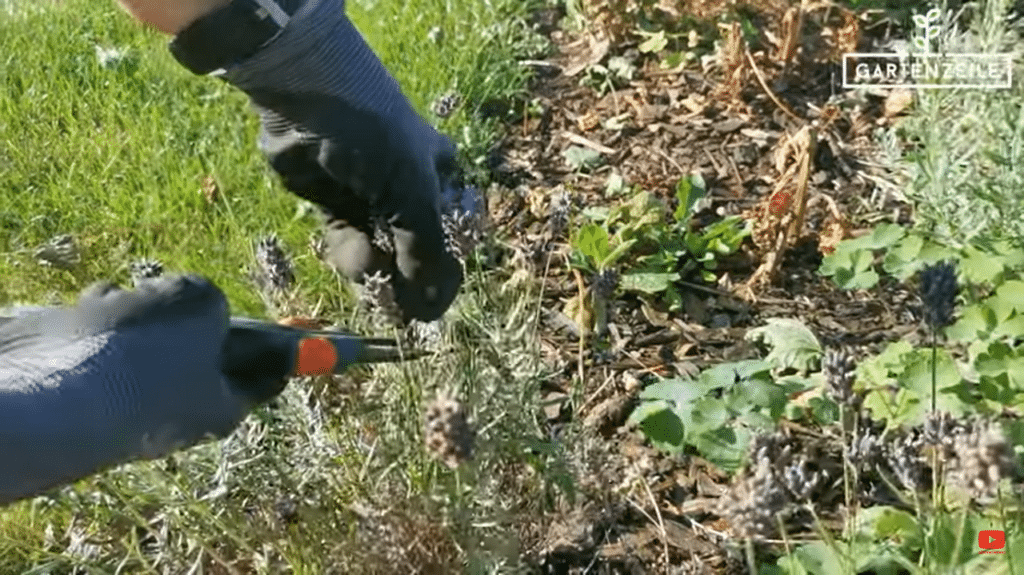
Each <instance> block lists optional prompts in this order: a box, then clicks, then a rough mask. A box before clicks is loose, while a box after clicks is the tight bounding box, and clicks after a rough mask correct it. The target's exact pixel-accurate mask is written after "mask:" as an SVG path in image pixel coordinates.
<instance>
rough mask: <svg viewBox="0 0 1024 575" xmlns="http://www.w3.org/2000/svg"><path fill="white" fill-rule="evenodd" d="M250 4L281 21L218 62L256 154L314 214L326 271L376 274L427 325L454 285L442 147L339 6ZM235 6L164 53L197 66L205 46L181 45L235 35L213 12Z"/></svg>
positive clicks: (447, 159) (291, 0) (306, 0)
mask: <svg viewBox="0 0 1024 575" xmlns="http://www.w3.org/2000/svg"><path fill="white" fill-rule="evenodd" d="M259 1H260V4H261V5H263V6H266V5H268V4H273V5H274V6H273V7H274V8H280V10H281V11H280V12H277V11H276V9H275V10H269V12H270V13H271V15H272V16H274V19H277V20H279V21H280V23H285V21H286V20H287V22H286V23H285V25H284V27H283V29H281V31H280V33H279V34H277V35H276V36H275V37H273V39H272V40H271V41H269V43H266V44H265V45H262V46H260V47H259V48H258V50H257V51H256V52H255V53H254V54H247V55H245V57H243V58H241V59H240V60H238V61H234V62H232V63H230V64H225V65H224V68H223V74H222V77H223V78H224V79H225V80H227V81H228V82H229V83H231V84H233V85H234V86H236V87H238V88H240V89H241V90H243V91H244V92H245V93H246V94H248V95H249V97H250V98H251V100H252V102H253V104H254V105H255V107H256V109H257V110H258V111H259V113H260V116H261V121H262V130H261V133H260V148H261V149H262V150H263V152H264V153H265V154H266V156H267V158H268V160H269V162H270V164H271V165H272V166H273V168H274V169H275V170H276V171H277V172H278V173H279V174H280V175H281V177H282V179H283V182H284V184H285V186H286V187H287V188H288V189H289V190H291V191H292V192H294V193H296V194H298V195H299V196H301V197H303V198H305V199H307V200H309V201H311V202H313V203H315V204H318V205H320V206H321V207H322V208H323V209H324V211H325V214H326V216H327V234H326V237H325V240H326V243H327V246H328V253H327V259H328V262H329V263H330V264H331V265H332V266H333V267H335V268H336V269H338V270H339V271H341V272H342V273H344V274H345V275H347V276H348V277H349V278H351V279H352V280H355V281H361V280H362V279H363V277H364V274H370V273H373V272H375V271H382V272H384V273H388V274H390V275H391V276H392V278H393V280H394V290H395V297H396V299H397V303H398V305H399V307H400V308H401V309H402V310H403V311H404V313H405V316H406V318H405V319H406V320H409V319H420V320H424V321H429V320H433V319H437V318H438V317H440V316H441V315H442V314H443V313H444V311H445V310H446V309H447V308H448V307H449V306H450V305H451V302H452V300H453V299H454V298H455V295H456V293H457V292H458V289H459V286H460V285H461V282H462V268H461V265H460V264H459V263H458V261H457V260H456V259H455V257H454V256H452V255H451V254H450V253H448V251H447V249H446V247H445V240H444V235H443V232H442V227H441V206H440V194H441V191H442V190H443V189H444V188H445V187H446V185H447V183H448V181H449V180H450V179H451V178H452V177H453V172H454V170H455V164H456V162H455V147H454V145H453V144H452V142H451V141H450V140H448V139H447V138H446V137H444V136H442V135H441V134H439V133H438V132H437V131H436V130H434V128H433V127H431V126H430V125H429V124H427V123H426V122H425V121H424V120H423V119H422V118H420V117H419V115H418V114H417V113H416V111H415V110H414V109H413V108H412V106H411V105H410V103H409V101H408V100H407V99H406V98H405V96H404V95H403V94H402V92H401V90H400V89H399V86H398V84H397V83H396V81H395V80H394V78H393V77H392V76H391V75H390V74H389V73H388V71H387V70H386V69H385V68H384V66H383V65H382V64H381V62H380V60H378V59H377V57H376V56H375V55H374V54H373V52H372V51H371V50H370V48H369V46H368V45H367V44H366V42H365V41H364V40H363V38H362V36H360V34H359V32H358V31H357V30H356V29H355V27H354V26H353V25H352V23H351V22H350V21H349V20H348V18H347V17H346V16H345V12H344V10H345V3H344V0H277V1H276V2H273V1H272V0H259ZM243 4H245V3H244V2H236V6H234V7H231V6H229V7H227V8H225V9H223V10H222V11H221V12H220V13H214V15H212V16H208V17H207V18H206V19H205V20H204V19H200V21H198V22H197V23H195V24H193V25H192V26H191V27H190V28H187V29H186V30H185V31H183V32H182V33H180V34H179V37H178V39H176V42H178V44H173V43H172V52H174V53H175V55H176V56H178V57H179V60H186V59H188V58H190V57H191V58H193V59H195V58H200V59H201V56H202V54H195V52H203V51H204V50H206V51H211V50H215V49H214V48H211V47H209V46H210V45H211V44H213V43H215V42H217V41H214V40H210V39H204V40H201V41H199V40H194V39H193V38H195V37H201V36H202V35H204V34H205V35H206V36H207V37H209V36H213V35H216V33H217V30H216V27H217V26H220V27H221V28H225V29H224V30H223V31H222V32H220V33H221V34H228V35H230V34H240V32H237V30H238V28H239V26H243V25H246V24H244V22H241V23H237V24H236V25H231V22H233V21H231V20H227V19H226V17H225V16H224V14H228V13H230V11H231V10H236V11H242V10H248V8H242V7H241V6H242V5H243ZM263 10H264V11H263V12H262V14H264V15H265V14H266V13H267V12H268V10H266V8H264V9H263ZM218 18H220V20H218ZM250 18H251V17H250ZM245 22H248V20H246V21H245ZM268 22H270V18H267V17H264V19H263V21H262V22H261V23H260V24H250V26H251V27H252V28H254V29H256V28H259V27H260V26H263V25H269V24H266V23H268ZM205 29H208V30H205ZM179 39H181V40H180V41H179ZM235 43H236V44H240V43H244V40H243V39H239V40H238V41H237V42H235ZM219 44H224V41H219ZM188 51H191V52H193V54H187V53H186V52H188ZM192 67H193V69H194V70H195V67H194V66H192ZM378 217H379V218H382V219H384V220H385V221H386V222H387V224H388V225H389V226H390V229H391V232H392V233H393V239H394V242H393V243H394V252H395V253H394V254H390V253H387V252H384V251H381V250H380V249H378V248H377V247H375V246H374V245H373V243H372V241H371V240H372V238H373V233H374V232H373V224H372V220H373V219H374V218H378Z"/></svg>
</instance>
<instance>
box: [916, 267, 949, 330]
mask: <svg viewBox="0 0 1024 575" xmlns="http://www.w3.org/2000/svg"><path fill="white" fill-rule="evenodd" d="M956 294H957V283H956V268H955V265H954V263H953V262H941V263H938V264H934V265H930V266H928V267H926V268H924V269H923V270H921V299H922V301H924V309H925V321H926V322H928V325H930V326H932V327H933V328H935V329H938V328H940V327H945V326H947V325H949V324H950V323H952V322H953V308H954V306H955V305H956Z"/></svg>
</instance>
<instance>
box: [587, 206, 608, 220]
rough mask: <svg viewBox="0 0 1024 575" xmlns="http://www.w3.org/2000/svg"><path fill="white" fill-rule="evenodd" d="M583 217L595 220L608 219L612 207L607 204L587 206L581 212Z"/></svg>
mask: <svg viewBox="0 0 1024 575" xmlns="http://www.w3.org/2000/svg"><path fill="white" fill-rule="evenodd" d="M580 213H582V214H583V217H585V218H587V219H588V220H593V221H595V222H603V221H605V220H607V219H608V214H609V213H611V209H610V208H607V207H605V206H587V207H586V208H583V210H582V211H581V212H580Z"/></svg>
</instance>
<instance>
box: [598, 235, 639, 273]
mask: <svg viewBox="0 0 1024 575" xmlns="http://www.w3.org/2000/svg"><path fill="white" fill-rule="evenodd" d="M634 245H636V240H635V239H631V240H626V241H623V242H619V243H618V245H616V246H615V248H614V249H612V251H611V252H610V253H609V254H608V255H607V256H605V257H604V259H603V260H601V261H600V262H598V267H602V268H610V267H612V266H614V265H615V263H616V262H618V261H619V259H620V258H622V256H624V255H626V254H627V253H629V250H631V249H633V246H634Z"/></svg>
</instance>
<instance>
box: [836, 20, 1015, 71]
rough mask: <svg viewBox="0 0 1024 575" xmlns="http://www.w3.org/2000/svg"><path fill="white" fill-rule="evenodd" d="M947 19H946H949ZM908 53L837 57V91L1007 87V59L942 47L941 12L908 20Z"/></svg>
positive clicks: (1007, 56)
mask: <svg viewBox="0 0 1024 575" xmlns="http://www.w3.org/2000/svg"><path fill="white" fill-rule="evenodd" d="M951 19H952V17H950V18H949V20H951ZM914 29H915V34H914V36H913V38H912V40H911V42H910V43H909V45H910V46H911V47H912V49H909V50H906V51H899V52H890V53H872V52H856V53H852V54H844V55H843V87H844V88H851V87H856V86H871V87H876V88H987V89H995V88H1009V87H1011V86H1012V85H1013V72H1012V71H1013V56H1012V55H1011V54H984V53H958V52H953V51H946V50H945V49H944V48H943V45H942V44H943V42H942V40H943V31H944V30H946V29H947V26H946V25H945V24H944V20H943V13H942V11H941V10H939V9H938V8H933V9H931V10H929V11H928V12H927V13H926V14H924V15H921V14H916V15H914Z"/></svg>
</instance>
